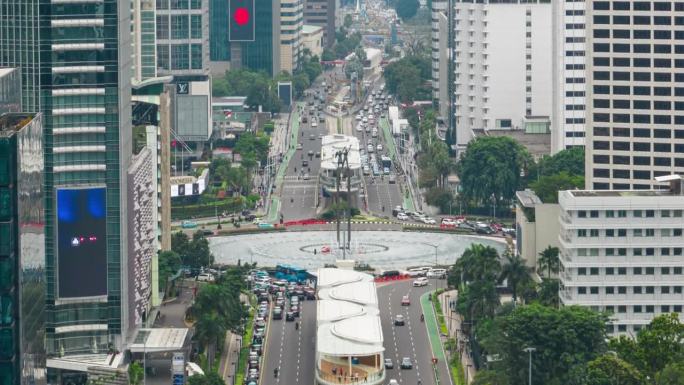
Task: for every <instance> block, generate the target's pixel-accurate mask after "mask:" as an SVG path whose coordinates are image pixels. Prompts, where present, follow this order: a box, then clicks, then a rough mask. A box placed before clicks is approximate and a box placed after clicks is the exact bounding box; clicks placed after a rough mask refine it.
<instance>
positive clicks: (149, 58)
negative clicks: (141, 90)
mask: <svg viewBox="0 0 684 385" xmlns="http://www.w3.org/2000/svg"><path fill="white" fill-rule="evenodd" d="M155 10H156V2H155V0H132V1H131V41H132V43H133V79H134V81H137V82H141V81H144V80H147V79H151V78H154V77H156V76H157V44H156V41H157V36H156V22H157V21H156V11H155Z"/></svg>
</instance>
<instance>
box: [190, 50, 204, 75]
mask: <svg viewBox="0 0 684 385" xmlns="http://www.w3.org/2000/svg"><path fill="white" fill-rule="evenodd" d="M190 62H191V68H192V69H194V70H201V69H202V44H191V45H190Z"/></svg>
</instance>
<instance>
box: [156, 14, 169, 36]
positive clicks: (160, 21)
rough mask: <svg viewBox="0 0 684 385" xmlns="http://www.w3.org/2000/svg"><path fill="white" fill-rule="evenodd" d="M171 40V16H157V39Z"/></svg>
mask: <svg viewBox="0 0 684 385" xmlns="http://www.w3.org/2000/svg"><path fill="white" fill-rule="evenodd" d="M168 38H169V15H157V39H168Z"/></svg>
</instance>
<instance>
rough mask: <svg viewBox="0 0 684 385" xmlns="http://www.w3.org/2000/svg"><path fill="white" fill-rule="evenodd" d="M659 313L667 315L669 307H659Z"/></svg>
mask: <svg viewBox="0 0 684 385" xmlns="http://www.w3.org/2000/svg"><path fill="white" fill-rule="evenodd" d="M660 312H661V313H669V312H670V306H669V305H662V306H660Z"/></svg>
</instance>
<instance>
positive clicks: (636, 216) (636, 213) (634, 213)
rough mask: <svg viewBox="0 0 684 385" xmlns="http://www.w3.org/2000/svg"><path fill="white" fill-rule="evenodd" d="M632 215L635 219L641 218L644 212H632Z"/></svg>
mask: <svg viewBox="0 0 684 385" xmlns="http://www.w3.org/2000/svg"><path fill="white" fill-rule="evenodd" d="M632 215H634V218H641V216H642V212H641V210H634V211H633V212H632Z"/></svg>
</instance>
